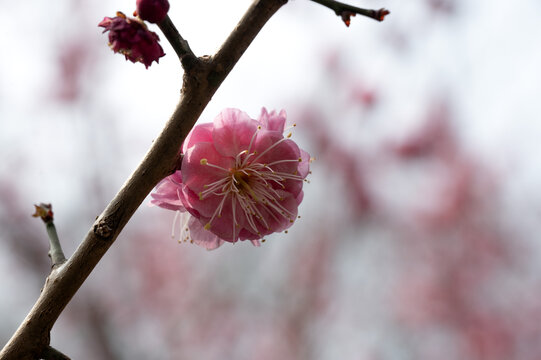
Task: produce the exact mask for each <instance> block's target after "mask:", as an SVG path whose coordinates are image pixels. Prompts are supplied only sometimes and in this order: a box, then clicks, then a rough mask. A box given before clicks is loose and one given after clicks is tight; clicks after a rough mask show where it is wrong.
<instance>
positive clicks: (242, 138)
mask: <svg viewBox="0 0 541 360" xmlns="http://www.w3.org/2000/svg"><path fill="white" fill-rule="evenodd" d="M257 126H258V122H257V121H255V120H253V119H251V118H250V117H249V116H248V114H246V113H245V112H244V111H240V110H238V109H225V110H223V111H222V112H221V113H220V114H219V115H218V116H217V117H216V118H215V119H214V130H213V132H212V139H213V141H214V147H215V148H216V150H217V151H218V152H219V153H220V154H222V155H223V156H230V157H233V158H234V157H235V156H237V154H239V153H240V152H241V151H243V150H246V149H248V146H249V145H250V141H251V140H252V136H253V134H254V132H255V131H256V130H257Z"/></svg>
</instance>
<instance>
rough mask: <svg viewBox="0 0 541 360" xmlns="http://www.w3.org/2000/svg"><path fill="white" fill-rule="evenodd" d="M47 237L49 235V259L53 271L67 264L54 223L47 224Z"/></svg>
mask: <svg viewBox="0 0 541 360" xmlns="http://www.w3.org/2000/svg"><path fill="white" fill-rule="evenodd" d="M46 228H47V235H49V245H50V248H49V257H50V258H51V261H52V263H53V264H52V265H53V269H54V268H56V267H58V266H60V265H62V264H63V263H65V262H66V257H65V256H64V252H63V251H62V246H61V245H60V240H59V239H58V234H57V233H56V227H55V226H54V223H53V222H52V221H50V222H48V223H47V224H46Z"/></svg>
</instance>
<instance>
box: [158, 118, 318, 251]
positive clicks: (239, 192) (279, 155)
mask: <svg viewBox="0 0 541 360" xmlns="http://www.w3.org/2000/svg"><path fill="white" fill-rule="evenodd" d="M285 121H286V114H285V112H284V111H281V112H280V113H279V114H276V112H274V111H273V112H271V113H268V112H267V111H266V110H265V109H263V110H262V112H261V115H260V117H259V119H258V120H254V119H251V118H250V117H249V116H248V115H247V114H246V113H244V112H243V111H240V110H238V109H225V110H223V111H222V112H221V113H220V114H219V115H218V116H217V117H216V118H215V119H214V123H208V124H202V125H197V126H195V127H194V128H193V130H192V131H191V132H190V134H188V136H187V137H186V140H185V141H184V143H183V145H182V153H183V154H184V157H183V160H182V166H181V170H178V171H177V172H175V173H174V174H173V175H171V176H168V177H166V178H165V179H163V180H162V181H161V182H160V183H159V184H158V186H157V188H156V191H155V192H154V193H153V194H152V197H153V200H152V201H151V202H152V203H153V204H155V205H158V206H160V207H163V208H166V209H170V210H178V211H180V212H186V211H187V212H188V213H189V214H190V215H191V216H190V217H189V218H188V219H187V221H186V223H187V224H186V226H184V227H183V229H184V230H186V229H187V230H188V231H187V236H186V238H187V239H189V240H191V241H193V242H194V243H196V244H198V245H201V246H203V247H205V248H207V249H214V248H217V247H218V246H220V245H221V244H222V243H223V242H224V241H228V242H233V243H234V242H236V241H238V240H250V241H251V242H252V243H253V244H254V245H256V246H258V245H259V240H260V239H261V238H262V237H263V236H265V235H268V234H271V233H274V232H279V231H283V230H286V229H287V228H289V227H290V226H291V225H292V224H293V222H294V221H295V219H296V218H297V208H298V206H299V204H300V203H301V201H302V198H303V191H302V186H303V181H304V179H305V178H306V176H307V175H308V172H309V158H310V156H309V155H308V153H307V152H305V151H304V150H302V149H300V148H299V147H298V146H297V144H296V143H295V142H294V141H293V140H290V139H289V136H290V135H288V136H287V137H284V136H283V132H284V126H285ZM186 238H185V239H186Z"/></svg>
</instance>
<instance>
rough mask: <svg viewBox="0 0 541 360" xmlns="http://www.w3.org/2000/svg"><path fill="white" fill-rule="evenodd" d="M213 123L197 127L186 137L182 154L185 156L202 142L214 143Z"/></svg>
mask: <svg viewBox="0 0 541 360" xmlns="http://www.w3.org/2000/svg"><path fill="white" fill-rule="evenodd" d="M212 127H213V125H212V123H206V124H201V125H196V126H195V127H194V128H193V129H192V131H190V133H189V134H188V136H186V139H185V140H184V143H183V144H182V153H183V154H185V153H186V152H187V151H188V149H189V148H191V147H192V146H194V145H195V144H197V143H200V142H212Z"/></svg>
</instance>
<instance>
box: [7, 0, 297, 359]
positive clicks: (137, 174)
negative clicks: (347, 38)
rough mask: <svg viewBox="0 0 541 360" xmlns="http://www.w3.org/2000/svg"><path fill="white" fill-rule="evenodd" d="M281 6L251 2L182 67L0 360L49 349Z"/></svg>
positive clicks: (275, 1) (277, 0) (271, 0)
mask: <svg viewBox="0 0 541 360" xmlns="http://www.w3.org/2000/svg"><path fill="white" fill-rule="evenodd" d="M286 3H287V0H256V1H254V2H253V3H252V5H251V6H250V8H249V9H248V10H247V11H246V13H245V14H244V16H243V17H242V19H241V20H240V22H239V23H238V25H237V26H236V27H235V29H234V30H233V32H232V33H231V34H230V36H229V37H228V38H227V39H226V41H225V42H224V44H223V45H222V47H221V48H220V50H219V51H218V52H217V53H216V55H215V56H214V57H211V58H200V59H199V61H197V62H195V63H194V66H192V67H188V68H185V73H184V79H183V85H182V97H181V99H180V101H179V103H178V105H177V108H176V109H175V111H174V112H173V115H172V116H171V118H170V119H169V121H168V122H167V123H166V125H165V127H164V129H163V130H162V132H161V134H160V135H159V136H158V137H157V138H156V140H155V141H154V143H153V145H152V147H151V148H150V150H149V151H148V153H147V155H146V156H145V158H144V159H143V161H142V162H141V164H140V165H139V166H138V168H137V169H136V170H135V171H134V173H133V174H132V175H131V176H130V178H129V179H128V180H127V181H126V183H125V184H124V185H123V187H122V188H121V189H120V190H119V192H118V193H117V195H116V196H115V197H114V198H113V199H112V200H111V202H110V203H109V205H108V206H107V207H106V209H105V210H104V211H103V212H102V213H101V214H100V215H99V216H98V217H97V219H96V221H95V222H94V225H93V226H92V228H91V229H90V230H89V232H88V234H87V236H86V238H85V239H84V240H83V241H82V243H81V244H80V245H79V247H78V248H77V250H76V251H75V253H74V254H73V255H72V256H71V257H70V258H69V259H68V260H67V261H66V262H65V264H64V266H62V267H58V268H56V269H54V270H53V271H52V272H51V274H50V275H49V277H48V278H47V281H46V283H45V286H44V287H43V290H42V292H41V295H40V297H39V298H38V300H37V302H36V303H35V304H34V307H33V308H32V309H31V310H30V313H29V314H28V315H27V316H26V318H25V319H24V321H23V322H22V324H21V325H20V326H19V328H18V329H17V331H16V332H15V334H14V335H13V336H12V338H11V339H10V340H9V342H8V343H7V344H6V346H5V347H4V348H3V349H2V351H1V352H0V359H20V360H24V359H29V360H30V359H31V360H34V359H36V358H39V357H40V356H41V355H42V353H43V351H44V349H47V348H48V347H49V340H50V336H49V334H50V330H51V329H52V327H53V325H54V323H55V322H56V320H57V319H58V317H59V316H60V314H61V313H62V311H63V310H64V308H65V307H66V305H67V304H68V303H69V301H70V300H71V298H72V297H73V295H75V293H76V292H77V290H78V289H79V287H80V286H81V285H82V284H83V282H84V281H85V280H86V278H87V277H88V275H89V274H90V272H91V271H92V270H93V269H94V267H95V266H96V265H97V263H98V262H99V261H100V259H101V258H102V256H103V255H104V254H105V253H106V252H107V250H108V249H109V247H110V246H111V245H112V244H113V242H114V241H115V240H116V238H117V237H118V235H119V234H120V232H121V231H122V229H123V228H124V226H125V225H126V223H127V222H128V220H129V219H130V218H131V216H132V215H133V213H134V212H135V210H136V209H137V208H138V207H139V205H140V204H141V202H142V201H143V200H144V199H145V197H146V196H147V195H148V193H149V192H150V191H151V190H152V188H154V186H156V184H157V183H158V182H159V181H160V180H161V179H163V178H164V177H165V176H167V175H169V174H171V172H172V171H173V170H174V169H175V168H176V166H177V165H178V158H179V152H180V146H181V144H182V142H183V141H184V138H185V137H186V135H187V134H188V132H189V131H190V130H191V128H192V127H193V126H194V124H195V122H196V121H197V119H198V118H199V116H200V115H201V112H202V111H203V109H204V108H205V107H206V105H207V104H208V103H209V101H210V99H211V98H212V96H213V95H214V93H215V92H216V90H217V89H218V87H219V86H220V85H221V83H222V82H223V81H224V80H225V78H226V77H227V75H228V74H229V72H230V71H231V70H232V69H233V67H234V65H235V64H236V63H237V61H238V60H239V58H240V57H241V56H242V54H243V53H244V52H245V51H246V49H247V48H248V46H249V45H250V44H251V42H252V41H253V40H254V38H255V37H256V35H257V34H258V33H259V31H260V30H261V29H262V28H263V26H264V25H265V24H266V22H267V21H268V20H269V19H270V18H271V16H272V15H273V14H274V13H275V12H276V11H278V9H279V8H280V7H282V6H283V5H285V4H286ZM187 49H188V48H184V51H187ZM180 56H182V54H181V55H180Z"/></svg>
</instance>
